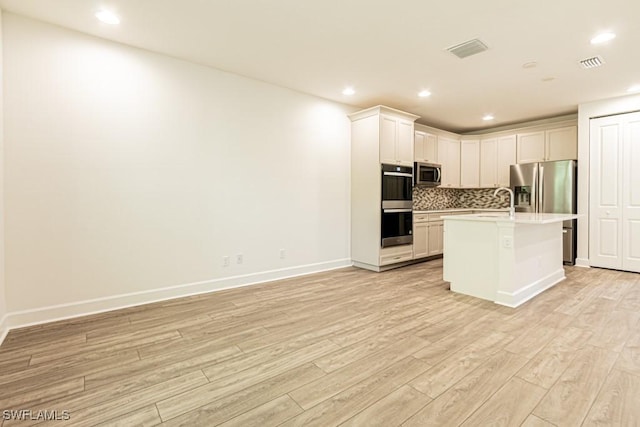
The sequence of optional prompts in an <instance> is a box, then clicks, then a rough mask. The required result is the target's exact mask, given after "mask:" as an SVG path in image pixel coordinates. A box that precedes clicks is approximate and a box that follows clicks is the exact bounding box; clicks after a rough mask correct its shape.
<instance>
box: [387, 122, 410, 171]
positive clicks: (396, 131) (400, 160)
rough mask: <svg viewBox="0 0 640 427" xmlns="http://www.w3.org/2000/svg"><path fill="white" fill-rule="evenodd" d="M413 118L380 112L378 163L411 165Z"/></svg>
mask: <svg viewBox="0 0 640 427" xmlns="http://www.w3.org/2000/svg"><path fill="white" fill-rule="evenodd" d="M403 114H406V113H403ZM413 120H415V119H412V118H408V119H407V118H402V117H399V116H398V114H393V115H391V114H380V163H389V164H398V165H403V166H413Z"/></svg>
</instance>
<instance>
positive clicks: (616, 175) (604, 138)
mask: <svg viewBox="0 0 640 427" xmlns="http://www.w3.org/2000/svg"><path fill="white" fill-rule="evenodd" d="M589 133H590V137H589V139H590V155H589V157H590V173H589V179H590V184H589V203H590V206H589V263H590V264H591V266H592V267H604V268H613V269H620V270H627V271H634V272H638V273H640V186H639V185H638V183H640V167H638V165H640V113H628V114H620V115H615V116H609V117H602V118H599V119H592V120H591V123H590V132H589Z"/></svg>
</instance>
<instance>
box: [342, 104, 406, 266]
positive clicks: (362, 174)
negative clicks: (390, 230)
mask: <svg viewBox="0 0 640 427" xmlns="http://www.w3.org/2000/svg"><path fill="white" fill-rule="evenodd" d="M417 118H418V116H416V115H413V114H410V113H406V112H404V111H399V110H395V109H393V108H389V107H385V106H382V105H379V106H376V107H372V108H367V109H365V110H362V111H358V112H355V113H352V114H349V119H351V197H350V198H351V260H352V262H353V265H354V266H356V267H361V268H366V269H368V270H373V271H382V270H387V269H389V268H394V267H397V266H400V265H403V264H404V263H406V262H411V260H412V258H413V247H412V245H411V244H408V245H401V246H392V247H387V248H383V247H382V233H381V216H382V211H381V206H382V192H381V188H382V173H381V168H380V164H381V163H390V164H402V165H406V166H413V131H414V129H413V121H414V120H415V119H417Z"/></svg>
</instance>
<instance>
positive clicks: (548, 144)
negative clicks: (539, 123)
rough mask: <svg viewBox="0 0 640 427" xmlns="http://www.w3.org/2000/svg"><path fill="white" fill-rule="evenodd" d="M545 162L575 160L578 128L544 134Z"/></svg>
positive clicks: (572, 127) (552, 130) (569, 127)
mask: <svg viewBox="0 0 640 427" xmlns="http://www.w3.org/2000/svg"><path fill="white" fill-rule="evenodd" d="M545 153H546V156H545V157H546V158H545V160H547V161H554V160H575V159H577V158H578V128H577V126H567V127H563V128H559V129H550V130H548V131H546V132H545Z"/></svg>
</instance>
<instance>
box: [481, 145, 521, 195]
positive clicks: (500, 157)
mask: <svg viewBox="0 0 640 427" xmlns="http://www.w3.org/2000/svg"><path fill="white" fill-rule="evenodd" d="M515 163H516V136H515V135H507V136H500V137H493V138H488V139H482V140H480V187H481V188H491V187H494V188H497V187H508V186H509V170H510V166H511V165H513V164H515Z"/></svg>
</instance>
